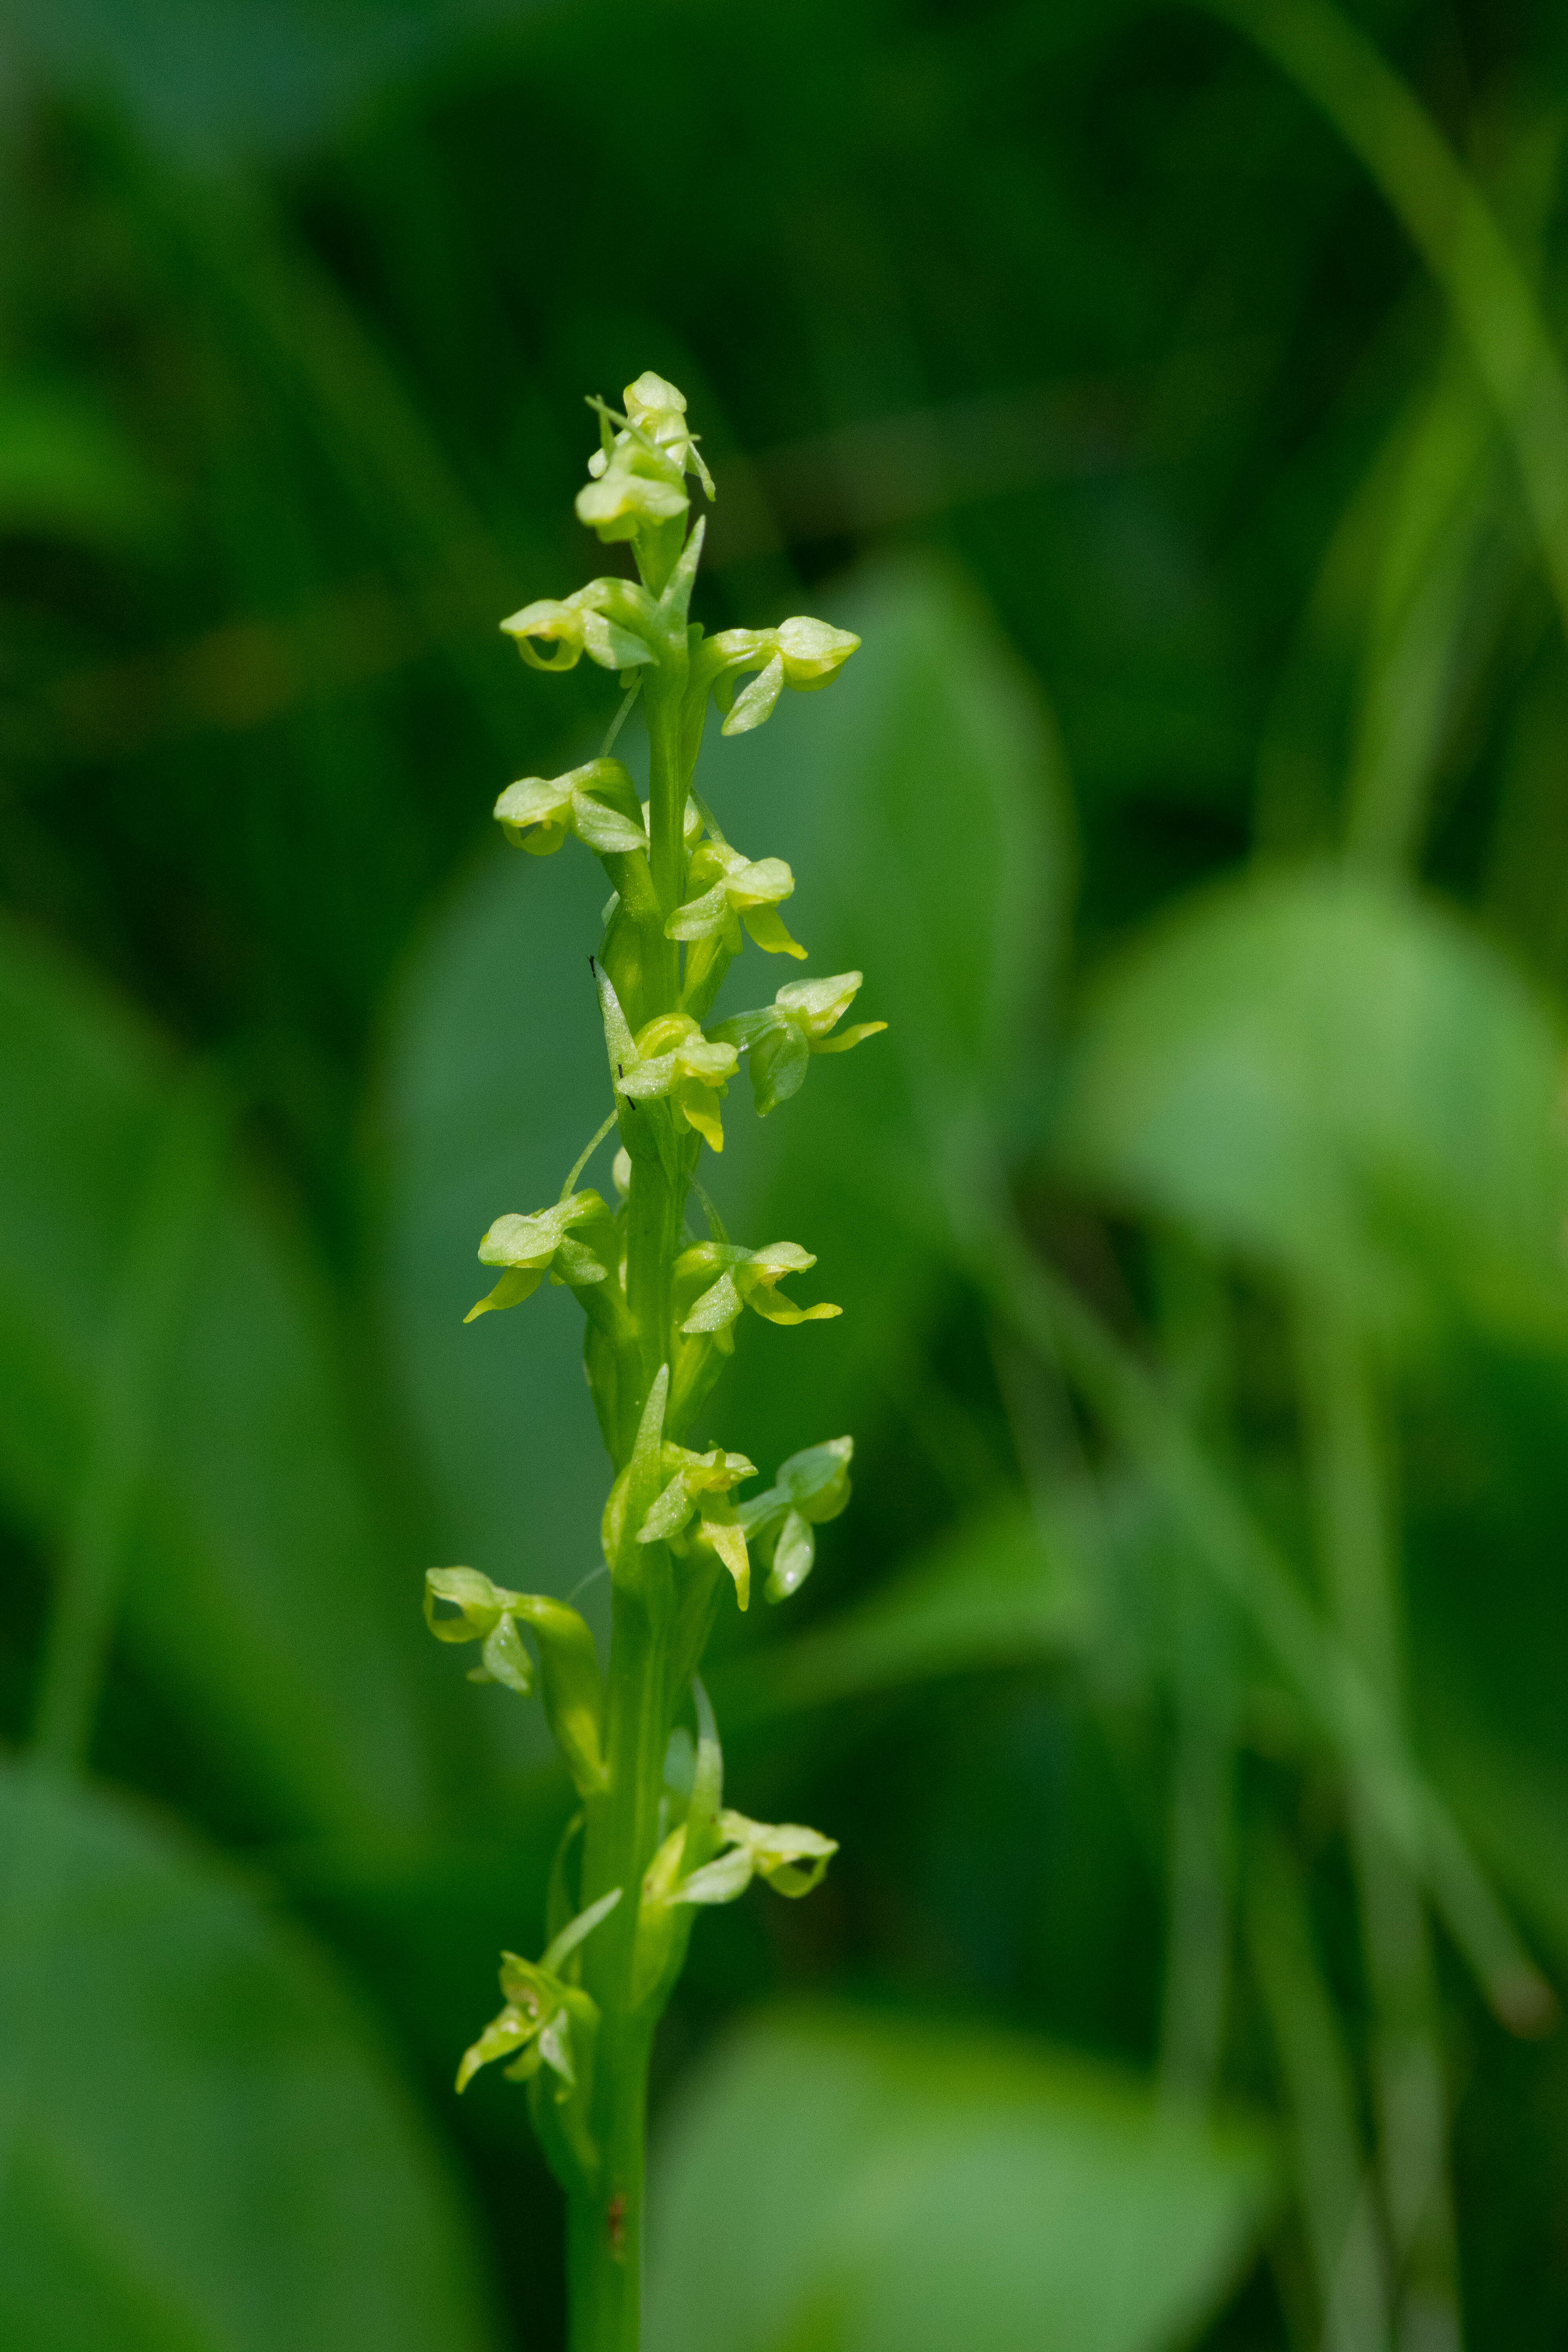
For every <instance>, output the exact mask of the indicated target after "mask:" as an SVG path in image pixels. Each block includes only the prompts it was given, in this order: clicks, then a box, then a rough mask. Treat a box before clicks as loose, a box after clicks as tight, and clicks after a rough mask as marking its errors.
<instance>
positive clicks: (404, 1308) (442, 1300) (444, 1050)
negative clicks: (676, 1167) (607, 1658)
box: [381, 851, 616, 1597]
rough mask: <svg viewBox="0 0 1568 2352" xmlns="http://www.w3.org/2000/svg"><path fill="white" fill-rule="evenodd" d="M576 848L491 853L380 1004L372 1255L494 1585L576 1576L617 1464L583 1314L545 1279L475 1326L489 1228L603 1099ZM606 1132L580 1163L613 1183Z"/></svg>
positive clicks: (461, 1525) (426, 1435)
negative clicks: (602, 1417) (587, 1373)
mask: <svg viewBox="0 0 1568 2352" xmlns="http://www.w3.org/2000/svg"><path fill="white" fill-rule="evenodd" d="M603 891H604V880H603V877H602V876H601V875H600V874H599V873H598V872H597V869H596V868H595V867H592V866H590V863H589V861H588V860H587V859H585V858H584V859H579V860H577V861H575V862H574V864H569V863H568V861H567V860H566V859H565V858H554V859H550V860H548V861H546V862H543V863H541V862H540V861H537V860H535V859H532V858H527V857H520V856H517V855H516V854H515V852H507V851H501V852H500V853H498V854H497V855H496V856H493V857H490V858H487V859H486V860H485V861H484V863H483V864H482V865H481V866H479V868H478V869H477V871H476V872H475V873H474V874H473V876H472V877H468V879H466V880H465V882H464V884H463V885H462V886H461V887H459V888H458V891H457V892H456V893H455V894H454V895H453V897H452V898H450V900H449V901H448V902H447V906H446V907H445V908H442V909H441V911H440V913H439V914H438V916H437V919H436V921H435V922H434V924H433V925H432V927H431V929H429V931H428V933H427V934H426V938H425V940H423V942H422V943H421V945H420V947H419V949H418V950H417V952H416V955H415V957H414V959H413V961H412V962H411V964H410V966H409V968H408V971H407V973H406V976H405V982H404V985H403V988H402V990H401V992H399V995H398V997H397V999H396V1001H395V1004H394V1007H393V1010H392V1015H391V1020H390V1023H389V1027H388V1033H387V1039H386V1048H385V1053H384V1079H383V1086H382V1101H383V1129H384V1162H385V1181H384V1186H383V1198H384V1224H383V1237H382V1253H381V1255H382V1276H383V1284H384V1297H385V1301H386V1316H387V1320H388V1324H389V1328H390V1329H391V1332H392V1334H393V1339H394V1345H395V1364H396V1371H397V1375H398V1377H399V1379H400V1380H401V1382H402V1384H403V1387H404V1391H405V1395H406V1398H407V1401H408V1405H409V1410H410V1412H411V1414H412V1417H413V1420H414V1423H415V1425H416V1430H417V1432H418V1433H419V1435H420V1437H421V1439H422V1440H423V1442H424V1446H425V1450H426V1456H427V1459H428V1461H429V1465H430V1468H431V1472H432V1475H433V1476H434V1478H435V1481H436V1486H437V1509H438V1515H439V1526H438V1530H437V1541H438V1545H439V1549H440V1550H441V1551H442V1553H443V1554H444V1555H445V1556H446V1557H447V1558H448V1559H466V1560H470V1561H472V1563H473V1565H474V1566H475V1567H476V1568H478V1569H479V1570H482V1571H483V1573H484V1574H486V1575H487V1576H490V1577H493V1578H494V1580H495V1581H496V1582H497V1583H500V1584H507V1585H510V1586H513V1587H515V1588H516V1589H518V1590H520V1591H535V1592H549V1593H553V1594H555V1595H557V1596H558V1597H559V1596H560V1595H563V1594H564V1593H566V1592H567V1591H570V1589H571V1588H572V1587H573V1586H574V1585H575V1584H577V1583H578V1582H579V1581H580V1580H581V1579H582V1578H583V1577H584V1576H585V1575H587V1574H588V1573H590V1572H591V1571H592V1570H594V1569H595V1568H596V1567H597V1565H598V1562H599V1549H598V1542H597V1530H598V1525H599V1517H600V1513H601V1511H602V1510H603V1508H604V1502H605V1490H606V1488H607V1486H608V1485H609V1479H610V1469H609V1463H608V1460H607V1457H606V1455H605V1449H604V1446H603V1444H602V1443H601V1441H600V1437H599V1432H598V1427H597V1424H596V1423H595V1418H594V1411H593V1407H592V1405H591V1403H590V1402H589V1399H588V1393H587V1391H586V1389H585V1387H584V1380H583V1361H582V1357H583V1316H582V1310H581V1308H580V1307H579V1306H578V1304H577V1301H576V1299H575V1298H574V1297H572V1295H571V1293H570V1292H569V1291H567V1290H563V1289H560V1288H555V1287H551V1286H546V1287H545V1288H543V1289H542V1290H540V1292H539V1293H538V1294H537V1296H536V1297H534V1298H533V1299H532V1300H531V1304H530V1307H529V1311H528V1314H527V1316H526V1318H525V1317H523V1316H521V1315H519V1316H507V1315H487V1316H485V1317H483V1318H481V1319H480V1320H479V1321H478V1322H476V1323H474V1324H472V1325H471V1326H469V1327H468V1328H465V1327H464V1322H463V1318H464V1316H465V1314H466V1313H467V1311H468V1307H469V1305H470V1303H471V1301H472V1297H473V1294H474V1265H475V1252H476V1251H477V1249H478V1247H479V1240H480V1236H481V1235H482V1234H484V1233H485V1232H486V1231H487V1229H488V1228H489V1226H490V1225H491V1224H492V1223H494V1222H495V1220H496V1219H497V1218H498V1217H500V1216H503V1215H505V1214H506V1213H508V1212H510V1211H515V1210H520V1209H521V1210H524V1211H528V1210H531V1209H533V1208H534V1207H535V1205H536V1204H537V1202H540V1201H542V1200H544V1201H550V1200H553V1199H554V1197H555V1195H556V1193H557V1192H559V1190H560V1187H561V1181H562V1179H563V1176H564V1175H565V1174H566V1172H567V1171H568V1169H569V1168H570V1167H571V1165H572V1163H573V1161H574V1160H575V1158H576V1157H577V1154H578V1152H579V1151H580V1150H582V1148H583V1146H584V1143H585V1142H586V1141H587V1139H588V1138H589V1137H590V1136H591V1135H592V1134H593V1132H594V1130H595V1128H596V1127H597V1126H598V1125H599V1123H600V1121H601V1120H602V1119H603V1118H604V1116H605V1112H606V1111H607V1110H608V1109H609V1108H611V1098H610V1082H609V1076H608V1073H607V1071H606V1067H605V1046H604V1037H603V1032H602V1026H601V1022H600V1017H599V1006H598V1000H597V997H596V995H595V987H594V981H593V976H592V974H591V973H590V971H589V970H588V958H589V956H590V955H591V954H592V952H593V950H595V947H596V946H597V944H598V940H599V934H600V928H601V926H600V922H599V906H600V901H601V899H602V898H603ZM615 1149H616V1139H615V1138H611V1139H609V1140H607V1141H606V1142H605V1144H603V1145H602V1146H601V1147H600V1152H599V1155H598V1156H597V1158H596V1159H595V1160H594V1161H592V1162H591V1163H590V1165H589V1166H588V1168H587V1169H585V1170H584V1171H583V1178H582V1181H583V1182H584V1184H595V1183H596V1185H597V1189H598V1190H599V1191H600V1192H610V1189H611V1188H610V1184H609V1168H610V1161H611V1159H612V1157H613V1154H614V1152H615Z"/></svg>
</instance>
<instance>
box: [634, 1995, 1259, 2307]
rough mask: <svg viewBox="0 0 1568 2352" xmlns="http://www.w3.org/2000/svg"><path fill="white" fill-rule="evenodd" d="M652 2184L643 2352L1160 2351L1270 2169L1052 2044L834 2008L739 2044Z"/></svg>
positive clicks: (689, 2109)
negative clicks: (806, 2351) (805, 2351)
mask: <svg viewBox="0 0 1568 2352" xmlns="http://www.w3.org/2000/svg"><path fill="white" fill-rule="evenodd" d="M655 2177H656V2183H658V2186H657V2188H656V2197H655V2206H654V2217H653V2265H652V2276H651V2294H650V2306H649V2326H648V2346H649V2352H795V2347H805V2346H808V2345H809V2346H810V2347H812V2352H952V2347H955V2346H958V2345H962V2346H963V2347H964V2352H1017V2348H1018V2347H1021V2346H1025V2345H1026V2346H1028V2347H1030V2352H1158V2348H1159V2347H1168V2346H1173V2345H1174V2344H1175V2343H1177V2342H1179V2341H1183V2340H1185V2338H1186V2337H1187V2336H1189V2335H1190V2333H1191V2332H1192V2330H1193V2329H1194V2327H1195V2326H1197V2325H1198V2324H1199V2323H1200V2322H1201V2321H1202V2320H1204V2319H1205V2318H1206V2317H1207V2316H1209V2315H1211V2314H1212V2313H1213V2312H1214V2310H1215V2307H1216V2305H1218V2304H1219V2303H1220V2301H1221V2300H1222V2299H1223V2297H1224V2296H1225V2294H1226V2291H1227V2290H1228V2288H1229V2287H1230V2285H1231V2284H1232V2283H1233V2281H1234V2279H1235V2277H1236V2274H1237V2269H1238V2267H1239V2265H1240V2263H1241V2260H1242V2258H1243V2257H1244V2255H1245V2253H1246V2252H1247V2248H1248V2246H1249V2244H1250V2242H1251V2241H1252V2238H1253V2236H1254V2233H1255V2231H1256V2229H1257V2227H1258V2221H1259V2220H1260V2219H1261V2218H1262V2214H1263V2211H1264V2210H1265V2206H1266V2202H1267V2197H1268V2164H1267V2160H1266V2158H1265V2157H1264V2155H1263V2152H1262V2150H1261V2148H1260V2147H1259V2146H1258V2144H1257V2143H1256V2142H1255V2141H1254V2140H1252V2139H1251V2138H1250V2137H1247V2136H1246V2135H1244V2134H1241V2133H1236V2132H1213V2133H1211V2132H1209V2131H1206V2130H1205V2129H1204V2128H1203V2127H1202V2126H1198V2125H1196V2124H1192V2123H1182V2122H1178V2121H1176V2120H1175V2119H1173V2118H1172V2117H1170V2116H1166V2117H1163V2118H1162V2116H1161V2115H1160V2114H1159V2111H1158V2109H1157V2107H1156V2105H1155V2103H1154V2101H1153V2099H1152V2097H1151V2095H1149V2094H1148V2093H1147V2092H1145V2091H1143V2090H1142V2088H1141V2087H1140V2086H1138V2085H1136V2084H1131V2083H1129V2082H1127V2081H1126V2080H1125V2079H1123V2078H1120V2077H1118V2076H1116V2075H1114V2074H1110V2073H1108V2072H1101V2071H1100V2070H1098V2069H1095V2068H1093V2067H1090V2066H1089V2065H1087V2064H1084V2063H1081V2062H1077V2061H1068V2060H1065V2059H1061V2058H1058V2057H1057V2056H1055V2055H1053V2054H1052V2053H1050V2052H1049V2051H1048V2050H1047V2049H1046V2048H1045V2047H1044V2046H1042V2045H1041V2044H1038V2043H1034V2042H1026V2041H1024V2040H1022V2039H1018V2040H1010V2039H1009V2038H1007V2037H1006V2036H1004V2035H1001V2034H992V2033H988V2032H983V2031H978V2030H974V2029H971V2028H963V2027H945V2026H943V2027H938V2026H931V2025H925V2024H921V2023H914V2022H910V2021H901V2022H899V2023H893V2022H891V2021H878V2020H874V2019H872V2018H869V2017H867V2016H862V2015H856V2014H854V2013H853V2012H847V2011H806V2012H805V2013H801V2014H794V2015H791V2014H787V2013H786V2014H783V2015H775V2016H772V2017H764V2018H762V2019H760V2020H757V2021H753V2022H752V2023H751V2024H749V2025H748V2026H746V2027H744V2028H743V2029H742V2032H740V2033H739V2034H738V2035H736V2036H735V2037H733V2038H732V2039H731V2041H730V2042H729V2043H728V2044H727V2045H726V2046H725V2047H724V2048H723V2049H721V2053H720V2054H719V2055H718V2057H717V2059H716V2060H715V2061H713V2062H712V2063H710V2065H709V2067H708V2068H707V2070H706V2071H705V2073H704V2074H701V2075H700V2076H699V2078H698V2079H697V2081H696V2082H695V2084H693V2085H692V2086H691V2087H690V2088H689V2090H688V2091H687V2093H686V2095H685V2099H684V2104H683V2105H681V2107H680V2108H679V2110H678V2112H677V2114H676V2116H675V2117H674V2120H673V2122H672V2124H671V2126H670V2127H669V2129H668V2136H667V2138H666V2141H665V2145H664V2147H663V2150H662V2155H661V2160H660V2163H659V2167H658V2172H657V2173H656V2176H655Z"/></svg>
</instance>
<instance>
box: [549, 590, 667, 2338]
mask: <svg viewBox="0 0 1568 2352" xmlns="http://www.w3.org/2000/svg"><path fill="white" fill-rule="evenodd" d="M686 677H687V654H686V640H685V635H684V633H682V634H681V635H679V638H672V639H671V640H670V642H669V643H668V645H667V646H666V647H665V649H664V651H663V653H662V655H661V658H660V660H659V663H658V669H657V671H656V672H655V673H654V674H653V675H650V676H648V677H647V678H646V679H645V682H644V686H643V689H642V703H643V711H644V716H645V718H646V720H647V733H648V746H649V762H648V787H649V804H648V853H649V860H648V862H649V867H650V870H651V873H652V877H653V887H654V898H655V900H656V902H657V904H656V908H654V909H653V910H651V911H650V913H649V914H648V916H647V918H645V919H643V921H642V926H641V928H642V935H643V987H644V992H645V1006H646V1011H647V1017H648V1018H650V1019H651V1018H653V1017H655V1016H657V1015H658V1014H659V1013H672V1012H674V1011H676V1010H677V1008H678V1007H679V1002H680V951H679V947H678V946H677V945H676V943H675V942H674V941H673V940H668V939H666V937H665V935H664V922H665V919H666V918H667V917H668V915H669V914H670V913H671V912H673V910H674V909H675V908H677V907H678V906H679V905H680V903H681V901H682V898H683V897H684V895H685V887H686V841H685V829H684V828H685V814H686V797H687V792H688V789H689V782H690V779H689V774H688V772H687V769H686V764H685V762H684V761H683V760H682V757H681V730H680V713H681V703H682V698H683V696H684V693H685V688H686ZM630 1116H631V1117H634V1118H637V1119H639V1120H643V1121H646V1122H647V1128H646V1129H645V1130H642V1131H639V1134H638V1137H637V1143H638V1149H637V1150H636V1151H634V1152H633V1153H632V1171H631V1190H630V1193H629V1195H628V1200H627V1208H626V1304H627V1307H628V1309H629V1312H630V1316H631V1319H632V1322H633V1324H634V1325H635V1327H636V1330H637V1396H636V1411H635V1412H632V1413H631V1414H629V1416H628V1417H627V1420H626V1429H625V1435H624V1443H623V1447H622V1452H621V1458H620V1460H618V1461H617V1464H616V1467H617V1468H621V1467H624V1466H625V1462H626V1458H627V1457H628V1456H629V1451H630V1442H631V1435H632V1433H633V1432H634V1431H635V1428H636V1426H637V1420H638V1418H639V1417H640V1415H641V1412H642V1410H643V1407H644V1405H645V1404H646V1403H647V1397H648V1393H649V1391H650V1390H651V1389H652V1386H653V1383H654V1381H655V1380H656V1379H657V1378H658V1372H659V1370H660V1367H661V1366H662V1365H663V1364H664V1363H665V1361H666V1359H667V1357H668V1349H669V1329H670V1281H671V1276H672V1272H673V1269H674V1265H675V1261H676V1259H677V1257H678V1256H679V1254H680V1249H681V1244H682V1234H683V1227H684V1219H685V1207H686V1192H687V1188H688V1184H689V1172H688V1169H687V1159H688V1152H687V1139H686V1138H684V1137H678V1136H677V1135H676V1134H675V1132H674V1127H673V1122H672V1121H671V1120H670V1118H669V1114H668V1109H667V1108H665V1107H664V1106H663V1105H656V1104H649V1105H647V1107H646V1108H644V1109H642V1110H639V1111H637V1112H634V1113H632V1114H630ZM656 1144H657V1145H658V1149H655V1148H654V1147H655V1145H656ZM671 1434H674V1432H673V1431H672V1432H671ZM643 1562H644V1564H643V1565H642V1566H641V1568H640V1571H639V1581H638V1582H637V1584H636V1585H635V1586H634V1585H632V1584H630V1583H628V1582H626V1581H622V1582H620V1583H618V1584H617V1586H616V1594H615V1601H614V1604H613V1615H612V1620H611V1637H610V1661H609V1673H608V1688H607V1704H606V1711H605V1759H606V1765H607V1769H608V1780H609V1785H608V1788H607V1789H606V1790H605V1794H604V1796H603V1797H601V1798H598V1799H596V1800H595V1801H593V1802H592V1803H590V1805H589V1807H588V1818H587V1823H586V1830H585V1836H584V1855H583V1885H582V1894H581V1902H582V1904H583V1906H587V1905H588V1904H590V1903H593V1902H595V1901H596V1900H597V1899H598V1898H599V1897H600V1896H601V1895H607V1894H608V1893H609V1892H610V1890H611V1889H612V1888H613V1887H619V1888H620V1889H621V1890H622V1900H621V1902H620V1903H619V1904H617V1906H616V1909H615V1910H614V1912H612V1913H611V1915H610V1916H609V1917H608V1918H607V1919H606V1920H605V1924H604V1926H603V1927H602V1928H600V1929H599V1930H598V1931H597V1932H596V1933H595V1935H594V1936H593V1937H591V1938H590V1939H589V1941H588V1943H587V1945H586V1946H585V1947H584V1969H583V1981H584V1988H585V1990H587V1991H588V1992H589V1993H591V1994H592V1996H593V1998H594V2000H595V2002H596V2003H597V2005H598V2010H599V2034H598V2045H597V2050H596V2053H595V2075H594V2098H593V2112H592V2119H591V2120H592V2128H593V2133H594V2137H595V2141H596V2143H597V2145H598V2147H599V2149H600V2152H601V2158H602V2170H601V2175H600V2179H599V2180H598V2182H597V2184H596V2189H595V2193H594V2194H592V2195H589V2194H585V2193H584V2194H579V2195H577V2196H575V2197H574V2198H573V2199H572V2200H571V2203H572V2212H571V2225H570V2230H569V2235H568V2256H569V2268H570V2288H571V2318H572V2347H573V2352H637V2343H638V2338H639V2334H640V2328H641V2312H642V2256H643V2188H644V2171H645V2155H644V2148H645V2141H646V2137H647V2072H648V2060H649V2056H650V2053H651V2050H652V2043H653V2032H654V2025H655V2022H656V2011H655V2005H654V2004H653V2003H651V2002H649V2001H647V2000H644V2001H643V2002H642V2003H641V2004H640V2006H639V2005H638V2004H637V2001H636V2000H635V1999H634V1990H635V1983H634V1964H635V1958H636V1945H637V1911H638V1900H639V1897H640V1894H641V1889H642V1883H643V1876H644V1874H645V1872H646V1871H647V1866H648V1864H649V1863H650V1862H651V1861H652V1860H653V1857H654V1853H655V1852H656V1850H657V1847H658V1827H659V1801H660V1797H661V1795H662V1792H663V1788H664V1759H665V1751H666V1748H667V1747H668V1740H669V1729H670V1714H671V1706H672V1703H673V1701H672V1695H671V1688H670V1682H671V1677H670V1671H669V1667H670V1646H671V1636H672V1633H673V1631H674V1624H675V1592H674V1576H673V1570H672V1565H671V1561H670V1557H669V1554H668V1551H667V1549H665V1547H664V1545H662V1544H649V1545H647V1547H646V1548H645V1549H644V1551H643Z"/></svg>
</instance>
